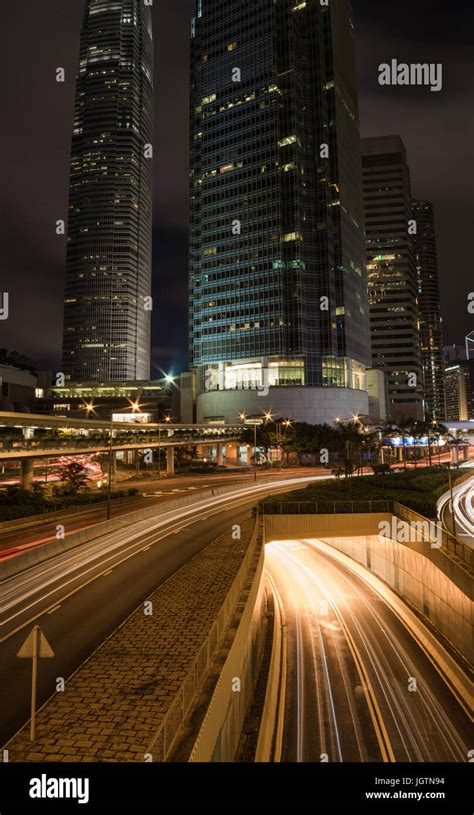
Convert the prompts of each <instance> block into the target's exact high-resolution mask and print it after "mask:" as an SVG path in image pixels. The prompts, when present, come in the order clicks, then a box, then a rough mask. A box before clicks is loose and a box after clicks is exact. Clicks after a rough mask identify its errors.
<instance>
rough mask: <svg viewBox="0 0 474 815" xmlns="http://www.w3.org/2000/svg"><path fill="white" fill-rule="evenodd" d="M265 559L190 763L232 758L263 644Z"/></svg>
mask: <svg viewBox="0 0 474 815" xmlns="http://www.w3.org/2000/svg"><path fill="white" fill-rule="evenodd" d="M264 560H265V554H264V550H263V548H262V549H261V551H260V555H259V558H258V563H257V568H256V571H254V572H253V578H251V579H250V581H249V585H248V594H247V599H246V601H245V606H244V609H243V612H242V616H241V618H240V622H239V626H238V629H237V633H236V635H235V637H234V641H233V643H232V646H231V649H230V651H229V654H228V656H227V659H226V661H225V664H224V667H223V669H222V671H221V674H220V677H219V680H218V682H217V685H216V688H215V690H214V693H213V696H212V699H211V702H210V705H209V708H208V710H207V713H206V716H205V718H204V720H203V722H202V725H201V728H200V730H199V734H198V736H197V738H196V741H195V744H194V747H193V749H192V751H191V755H190V758H189V761H191V762H202V761H233V760H234V758H235V755H236V752H237V748H238V745H239V741H240V736H241V732H242V727H243V724H244V720H245V716H246V713H247V709H248V705H249V703H250V700H251V697H252V693H253V690H254V687H255V684H256V681H257V678H258V667H259V657H260V654H261V651H262V648H263V644H264V615H265V610H266V601H265V588H264V581H263V567H264ZM236 681H240V691H238V690H237V691H236V690H235V687H236Z"/></svg>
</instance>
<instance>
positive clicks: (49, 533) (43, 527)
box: [0, 468, 330, 561]
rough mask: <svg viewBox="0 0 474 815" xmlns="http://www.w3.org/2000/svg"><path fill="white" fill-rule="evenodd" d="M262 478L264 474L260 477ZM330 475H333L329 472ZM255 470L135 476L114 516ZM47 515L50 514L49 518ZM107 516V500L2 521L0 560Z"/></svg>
mask: <svg viewBox="0 0 474 815" xmlns="http://www.w3.org/2000/svg"><path fill="white" fill-rule="evenodd" d="M317 472H319V474H320V475H321V474H324V470H322V469H321V468H319V470H316V469H314V470H313V469H312V470H311V471H309V470H308V469H305V470H302V469H301V468H300V469H298V468H295V469H294V470H293V469H291V470H282V471H281V472H280V473H279V472H275V473H271V472H269V471H266V472H265V474H264V475H265V478H268V477H270V476H271V477H272V478H274V479H275V480H277V479H280V478H289V477H293V476H295V477H296V476H298V475H300V476H307V475H314V474H316V473H317ZM259 477H260V478H262V477H263V474H261V475H260V476H259ZM328 477H330V475H328ZM252 481H253V473H249V472H248V471H246V472H245V471H244V472H242V471H236V472H229V473H224V474H223V475H222V474H220V475H214V474H212V475H193V476H182V475H178V476H175V477H172V478H164V477H162V478H161V479H159V478H157V477H156V476H155V475H151V477H150V478H149V479H144V478H136V479H129V480H127V481H123V482H120V483H119V484H117V488H118V489H128V488H130V487H134V488H137V489H139V490H140V494H139V495H136V496H132V497H130V498H118V499H116V500H114V501H113V503H112V517H113V518H117V517H119V516H121V515H126V514H127V513H129V512H136V511H137V510H139V509H143V508H145V507H149V506H151V505H152V504H154V503H157V504H159V503H162V502H164V501H168V500H169V499H170V498H172V497H173V495H181V496H182V495H184V494H185V493H191V492H196V493H197V492H199V491H200V490H204V489H207V488H208V487H219V486H223V485H225V484H234V483H242V484H243V483H246V482H247V483H251V482H252ZM48 515H49V516H50V517H48ZM106 518H107V502H106V501H104V502H101V503H100V504H95V505H92V506H82V507H76V508H73V509H68V510H65V511H64V512H61V513H48V514H46V515H45V516H44V518H41V519H39V518H35V519H34V520H33V521H31V520H30V519H28V518H18V520H17V522H16V523H15V524H14V526H13V527H12V526H10V527H9V528H8V529H5V530H2V524H1V523H0V561H1V560H3V559H7V558H10V557H15V556H16V555H18V554H21V552H24V551H25V550H28V549H31V548H32V547H33V546H38V545H39V544H42V543H47V542H48V541H51V540H55V539H56V525H57V524H62V525H63V526H64V528H65V530H66V534H71V533H72V532H77V531H79V530H80V529H86V528H87V527H89V526H93V525H94V524H97V523H100V522H101V521H105V520H106Z"/></svg>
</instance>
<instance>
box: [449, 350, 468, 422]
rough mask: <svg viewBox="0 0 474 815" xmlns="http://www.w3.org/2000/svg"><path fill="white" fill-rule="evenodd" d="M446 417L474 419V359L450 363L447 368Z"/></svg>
mask: <svg viewBox="0 0 474 815" xmlns="http://www.w3.org/2000/svg"><path fill="white" fill-rule="evenodd" d="M445 388H446V419H447V420H448V421H455V422H456V421H467V420H468V419H474V359H470V360H460V361H459V362H453V363H449V364H448V365H447V366H446V370H445Z"/></svg>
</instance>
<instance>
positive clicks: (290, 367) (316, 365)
mask: <svg viewBox="0 0 474 815" xmlns="http://www.w3.org/2000/svg"><path fill="white" fill-rule="evenodd" d="M191 33H192V38H191V42H192V46H191V74H192V88H191V174H190V185H191V186H190V190H191V227H190V320H189V330H190V337H189V348H190V366H191V368H194V369H196V370H197V374H198V380H197V387H198V418H199V419H205V418H226V419H227V420H235V414H236V410H237V409H239V410H244V411H245V410H250V411H251V412H255V410H257V408H258V409H263V408H265V409H268V408H271V409H272V410H273V411H274V412H276V413H280V414H281V415H283V414H285V415H290V414H291V415H292V417H293V418H301V419H305V420H308V421H322V420H330V421H333V420H334V419H335V417H336V415H338V414H339V415H341V416H342V417H344V418H345V417H346V415H348V414H349V415H350V412H351V411H353V412H363V413H366V412H367V409H368V408H367V405H368V401H367V393H366V389H365V368H366V365H368V364H370V338H369V316H368V302H367V278H366V266H365V239H364V223H363V197H362V175H361V159H360V140H359V124H358V104H357V86H356V74H355V55H354V29H353V21H352V12H351V7H350V4H349V3H348V2H347V0H331V2H330V3H329V6H324V5H321V3H320V0H280V1H279V2H278V3H275V2H274V0H252V2H247V0H236V2H233V3H229V2H228V1H227V0H198V2H197V7H196V16H195V18H194V19H193V21H192V32H191ZM258 396H260V397H261V398H257V397H258Z"/></svg>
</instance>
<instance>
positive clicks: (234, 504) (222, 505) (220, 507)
mask: <svg viewBox="0 0 474 815" xmlns="http://www.w3.org/2000/svg"><path fill="white" fill-rule="evenodd" d="M321 478H322V476H319V477H317V478H315V477H313V476H311V477H310V478H301V479H297V480H298V481H300V482H301V486H302V487H303V485H304V484H306V483H307V482H312V481H314V480H321ZM282 483H283V484H286V483H287V481H286V479H285V481H283V482H280V483H279V484H278V485H276V484H275V483H274V482H266V483H264V484H260V486H259V488H258V489H257V490H254V489H247V488H246V489H245V490H244V491H243V492H242V493H240V495H239V494H238V493H237V495H232V496H231V500H230V501H226V500H222V497H220V498H217V499H215V501H214V503H215V507H212V506H211V507H209V508H208V509H207V510H204V511H205V512H206V511H207V512H208V513H209V509H210V514H208V515H205V516H200V515H199V514H198V515H197V516H195V517H194V518H193V524H194V523H198V522H199V521H203V520H208V519H209V518H211V517H214V516H216V515H220V514H222V513H228V512H231V511H232V510H233V509H238V508H240V507H242V506H245V505H246V504H248V503H249V499H250V500H253V498H256V499H257V500H258V496H259V495H260V493H261V492H262V491H263V492H267V489H268V493H269V494H271V493H272V492H280V491H281V485H282ZM288 484H289V485H292V484H294V479H288ZM298 486H299V485H298ZM255 493H256V494H255ZM232 499H233V500H232ZM192 511H193V508H190V509H189V510H187V511H186V513H185V514H188V515H190V514H191V513H192ZM201 511H202V510H201ZM198 513H199V510H198ZM172 524H173V522H172V521H171V522H170V528H168V529H167V530H166V531H165V530H161V532H159V533H158V537H157V538H156V540H154V541H152V543H158V542H159V541H161V540H163V539H164V538H167V537H169V536H171V534H172ZM156 531H158V530H156ZM150 534H153V533H150ZM141 549H142V547H140V545H139V544H138V543H137V542H135V543H130V545H129V546H128V547H127V549H124V548H122V550H121V552H119V551H116V552H112V551H111V553H110V555H109V557H108V558H107V559H109V560H113V559H116V558H117V557H120V554H125V553H126V552H129V554H126V556H125V557H122V558H121V560H119V561H118V562H117V563H115V566H114V568H116V567H117V566H121V565H122V564H124V563H125V562H126V561H127V560H129V559H130V558H132V557H135V555H137V554H138V552H140V551H141ZM130 550H132V551H131V552H130ZM53 560H54V558H53ZM90 562H91V560H90V559H89V561H87V562H86V564H85V565H88V563H90ZM95 569H97V565H95V566H90V567H89V568H88V569H87V570H86V572H85V573H86V574H87V572H93V571H94V570H95ZM83 574H84V573H83ZM101 576H102V572H99V573H98V574H95V575H93V576H92V577H90V578H89V579H88V580H87V581H86V582H85V583H82V584H81V585H79V586H77V587H76V588H75V589H72V590H71V591H70V592H68V593H67V594H66V595H63V596H62V597H61V603H64V601H65V600H67V599H68V598H69V597H71V596H72V595H74V594H76V593H77V592H79V591H81V590H82V589H84V588H86V587H87V586H88V585H89V584H90V583H92V582H93V581H94V580H97V579H98V578H99V577H101ZM12 579H13V578H12ZM78 579H79V576H74V577H71V578H70V579H69V580H68V581H67V583H74V582H75V581H77V580H78ZM63 587H64V584H63ZM60 589H61V587H58V588H56V589H52V590H51V591H50V592H49V594H55V593H56V592H58V591H60ZM47 596H48V594H46V595H43V596H42V597H39V598H38V600H35V601H34V602H33V603H31V604H30V605H29V606H28V607H27V608H26V609H24V610H23V611H18V612H16V613H15V614H14V615H13V616H12V617H10V618H9V619H8V620H6V621H5V622H10V620H12V619H14V618H15V617H18V616H21V615H22V614H24V613H25V612H26V611H27V610H28V608H31V607H32V606H34V605H36V604H37V603H39V602H40V601H41V600H42V599H44V598H45V597H47ZM55 605H57V601H56V603H55ZM53 607H54V606H53ZM50 609H51V607H49V608H48V607H46V608H45V609H43V610H41V611H38V612H36V613H35V614H33V616H32V617H30V618H29V619H28V620H26V621H25V622H24V623H21V624H20V625H18V626H17V627H16V628H14V629H13V630H12V631H10V632H9V633H8V634H6V635H5V636H4V637H0V643H2V642H5V641H6V640H7V639H9V638H10V637H13V636H14V635H15V634H16V633H17V632H18V631H21V630H22V628H25V627H26V626H27V625H29V624H30V623H32V622H34V620H36V619H38V618H40V617H42V616H44V615H45V614H47V613H48V611H49V610H50Z"/></svg>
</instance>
